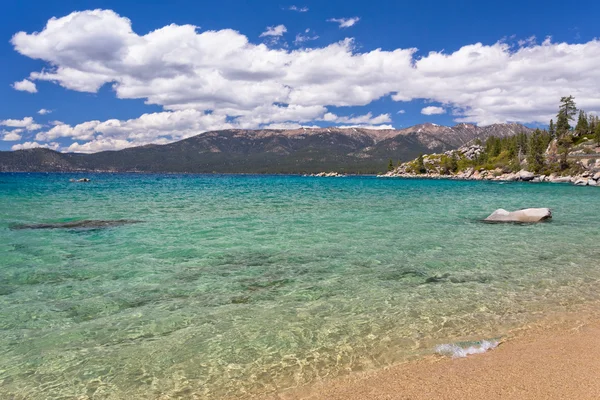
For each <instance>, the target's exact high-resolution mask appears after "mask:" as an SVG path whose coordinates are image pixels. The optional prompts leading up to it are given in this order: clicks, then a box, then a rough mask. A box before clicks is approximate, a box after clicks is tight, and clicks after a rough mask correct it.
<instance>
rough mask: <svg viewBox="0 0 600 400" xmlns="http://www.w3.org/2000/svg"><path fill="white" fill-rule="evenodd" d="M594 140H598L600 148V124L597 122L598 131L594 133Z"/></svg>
mask: <svg viewBox="0 0 600 400" xmlns="http://www.w3.org/2000/svg"><path fill="white" fill-rule="evenodd" d="M594 139H595V140H596V146H600V123H598V122H597V121H596V131H595V132H594Z"/></svg>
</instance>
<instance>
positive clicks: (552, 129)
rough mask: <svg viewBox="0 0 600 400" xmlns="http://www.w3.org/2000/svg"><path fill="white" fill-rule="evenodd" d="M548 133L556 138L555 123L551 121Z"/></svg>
mask: <svg viewBox="0 0 600 400" xmlns="http://www.w3.org/2000/svg"><path fill="white" fill-rule="evenodd" d="M548 132H549V133H550V137H551V138H552V139H554V137H555V136H556V129H555V128H554V121H553V120H550V126H548Z"/></svg>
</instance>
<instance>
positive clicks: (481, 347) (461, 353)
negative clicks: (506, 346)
mask: <svg viewBox="0 0 600 400" xmlns="http://www.w3.org/2000/svg"><path fill="white" fill-rule="evenodd" d="M498 344H499V342H497V341H487V340H482V341H481V342H479V343H478V344H477V345H474V346H469V347H466V348H465V347H461V346H458V345H456V344H440V345H439V346H436V348H435V352H436V353H438V354H441V355H443V356H448V357H452V358H465V357H466V356H468V355H471V354H481V353H485V352H486V351H488V350H492V349H495V348H496V347H498Z"/></svg>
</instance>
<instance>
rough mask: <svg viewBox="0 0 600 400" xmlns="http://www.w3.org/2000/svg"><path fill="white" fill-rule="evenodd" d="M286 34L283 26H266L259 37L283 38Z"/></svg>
mask: <svg viewBox="0 0 600 400" xmlns="http://www.w3.org/2000/svg"><path fill="white" fill-rule="evenodd" d="M286 32H287V28H286V27H285V25H277V26H268V27H267V30H266V31H264V32H263V33H261V34H260V37H266V36H277V37H279V36H283V34H284V33H286Z"/></svg>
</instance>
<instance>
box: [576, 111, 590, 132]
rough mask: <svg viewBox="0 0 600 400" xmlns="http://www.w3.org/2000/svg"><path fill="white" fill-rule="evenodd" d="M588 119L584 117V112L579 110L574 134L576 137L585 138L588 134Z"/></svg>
mask: <svg viewBox="0 0 600 400" xmlns="http://www.w3.org/2000/svg"><path fill="white" fill-rule="evenodd" d="M588 129H589V125H588V119H587V116H586V115H585V111H583V110H579V118H577V125H576V126H575V134H576V135H577V136H585V135H587V134H588Z"/></svg>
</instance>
